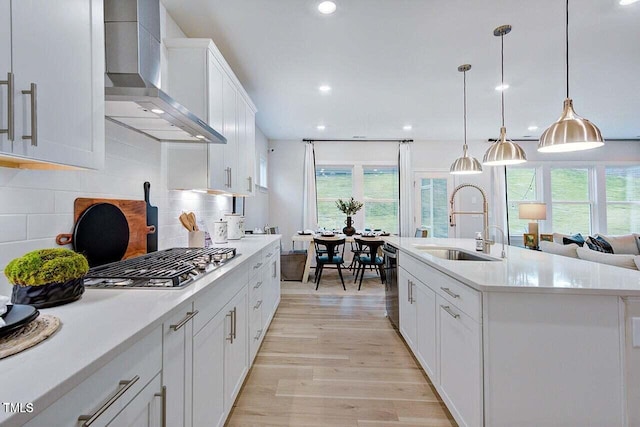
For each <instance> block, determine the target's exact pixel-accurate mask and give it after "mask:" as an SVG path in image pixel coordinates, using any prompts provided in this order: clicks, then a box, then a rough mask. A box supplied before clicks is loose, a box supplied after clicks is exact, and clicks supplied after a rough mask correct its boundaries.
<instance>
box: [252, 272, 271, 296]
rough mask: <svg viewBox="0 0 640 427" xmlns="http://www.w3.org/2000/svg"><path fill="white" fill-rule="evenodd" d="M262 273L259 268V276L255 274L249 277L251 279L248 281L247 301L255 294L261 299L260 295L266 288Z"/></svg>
mask: <svg viewBox="0 0 640 427" xmlns="http://www.w3.org/2000/svg"><path fill="white" fill-rule="evenodd" d="M263 272H264V269H263V268H261V269H260V272H259V274H255V275H254V276H251V279H249V301H251V300H252V299H253V294H255V293H259V294H260V295H261V298H262V294H263V292H264V291H263V289H264V288H265V287H267V283H266V281H265V280H264V274H263Z"/></svg>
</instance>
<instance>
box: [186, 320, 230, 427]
mask: <svg viewBox="0 0 640 427" xmlns="http://www.w3.org/2000/svg"><path fill="white" fill-rule="evenodd" d="M230 327H231V326H230V319H229V318H228V317H227V312H224V311H223V312H220V313H218V315H217V316H215V317H214V318H213V319H211V320H210V321H209V323H207V324H206V325H205V326H204V328H202V329H201V330H200V332H198V333H197V334H196V335H195V336H194V337H193V370H194V376H193V425H194V426H196V427H199V426H211V427H216V426H219V425H222V424H223V423H224V418H225V410H224V349H225V344H224V340H225V338H226V337H227V332H226V331H229V330H230Z"/></svg>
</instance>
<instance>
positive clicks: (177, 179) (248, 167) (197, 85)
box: [164, 39, 255, 196]
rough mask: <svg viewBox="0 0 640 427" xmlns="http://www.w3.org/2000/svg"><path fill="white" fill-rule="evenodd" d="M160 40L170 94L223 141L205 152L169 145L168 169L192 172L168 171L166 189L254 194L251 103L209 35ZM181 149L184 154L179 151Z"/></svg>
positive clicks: (253, 116)
mask: <svg viewBox="0 0 640 427" xmlns="http://www.w3.org/2000/svg"><path fill="white" fill-rule="evenodd" d="M164 43H165V45H166V46H167V50H168V62H169V64H168V77H169V85H168V88H169V93H170V95H171V96H172V97H174V98H175V99H176V100H177V101H178V102H180V103H181V104H183V105H184V106H185V107H186V108H188V109H189V110H191V111H192V112H193V113H194V114H196V115H198V116H199V117H201V118H203V119H204V120H207V122H208V124H209V126H211V127H212V128H214V129H216V130H217V131H218V132H220V133H221V134H222V135H223V136H224V137H225V138H226V139H227V143H226V144H208V145H207V148H206V151H207V154H206V156H202V154H201V153H202V149H195V150H194V149H190V148H189V147H188V145H195V144H184V145H183V146H182V148H181V147H180V146H179V145H172V147H171V152H170V153H169V154H170V155H168V167H169V169H175V170H185V168H191V169H192V172H189V175H190V176H189V177H181V176H177V175H178V173H174V174H170V177H169V179H168V186H169V188H171V189H207V190H213V191H221V192H225V193H232V194H235V195H241V196H247V195H251V194H253V191H252V188H251V187H252V186H253V181H254V179H253V175H254V174H255V172H254V169H255V160H254V159H255V106H254V105H253V103H252V102H251V100H250V99H249V97H248V95H247V93H246V92H245V91H244V89H243V88H242V86H241V85H240V82H239V81H238V79H237V78H236V77H235V75H234V74H233V71H232V70H231V68H230V67H229V65H228V64H227V63H226V61H225V60H224V58H223V57H222V54H220V51H218V49H217V48H216V46H215V45H214V44H213V42H212V41H211V40H209V39H166V40H165V41H164ZM181 150H182V151H184V153H182V154H180V153H178V151H181ZM196 153H198V154H196ZM194 171H197V172H194ZM203 183H205V184H203Z"/></svg>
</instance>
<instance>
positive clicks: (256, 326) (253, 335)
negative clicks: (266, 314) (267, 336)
mask: <svg viewBox="0 0 640 427" xmlns="http://www.w3.org/2000/svg"><path fill="white" fill-rule="evenodd" d="M249 309H250V310H251V313H252V315H251V323H249V348H250V351H251V359H250V360H251V363H253V359H254V358H255V357H256V354H257V353H258V348H259V347H260V343H261V342H262V336H263V335H264V327H263V326H262V307H260V308H258V309H254V308H253V306H251V307H250V308H249Z"/></svg>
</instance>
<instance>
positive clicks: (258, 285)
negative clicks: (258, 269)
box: [253, 282, 262, 289]
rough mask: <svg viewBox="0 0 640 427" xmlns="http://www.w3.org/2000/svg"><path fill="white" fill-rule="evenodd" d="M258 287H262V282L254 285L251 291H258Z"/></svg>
mask: <svg viewBox="0 0 640 427" xmlns="http://www.w3.org/2000/svg"><path fill="white" fill-rule="evenodd" d="M260 286H262V282H258V283H256V285H255V286H254V287H253V289H258V288H259V287H260Z"/></svg>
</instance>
